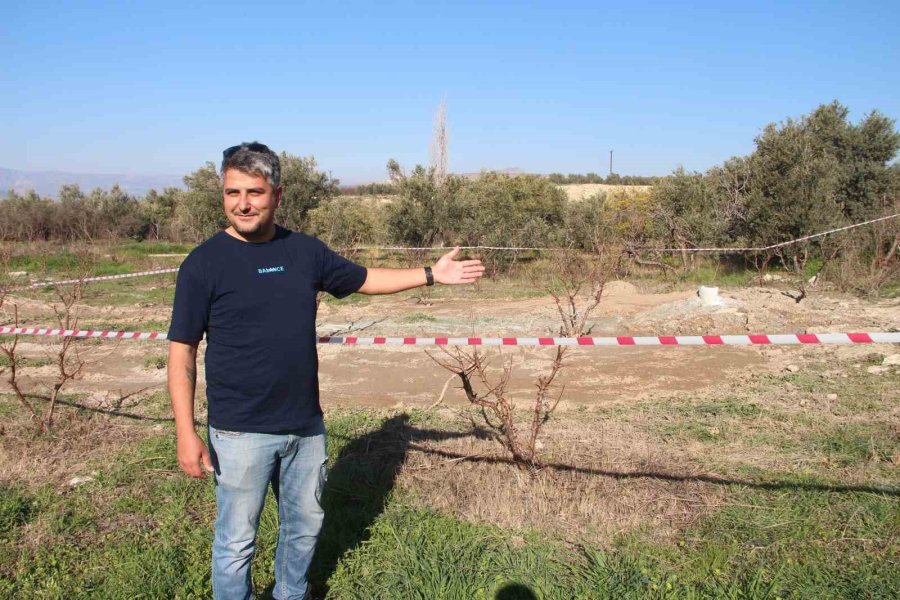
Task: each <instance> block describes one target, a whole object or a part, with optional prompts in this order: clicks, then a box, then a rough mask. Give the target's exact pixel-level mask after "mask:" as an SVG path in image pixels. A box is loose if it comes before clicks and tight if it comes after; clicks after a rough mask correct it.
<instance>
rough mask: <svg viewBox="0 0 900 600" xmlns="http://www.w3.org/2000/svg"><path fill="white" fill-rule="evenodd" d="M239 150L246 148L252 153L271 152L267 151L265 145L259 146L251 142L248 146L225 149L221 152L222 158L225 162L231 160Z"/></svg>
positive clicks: (242, 145)
mask: <svg viewBox="0 0 900 600" xmlns="http://www.w3.org/2000/svg"><path fill="white" fill-rule="evenodd" d="M241 148H246V149H247V150H250V151H252V152H271V150H269V147H268V146H266V145H265V144H260V143H259V142H251V143H249V144H238V145H237V146H232V147H231V148H226V149H225V150H224V151H223V152H222V158H224V159H226V160H227V159H229V158H231V156H232V155H233V154H234V153H235V152H237V151H238V150H240V149H241Z"/></svg>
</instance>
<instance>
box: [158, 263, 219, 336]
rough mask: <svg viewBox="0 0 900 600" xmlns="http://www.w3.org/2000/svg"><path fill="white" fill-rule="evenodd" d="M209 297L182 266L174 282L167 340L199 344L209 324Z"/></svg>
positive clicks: (188, 270)
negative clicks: (173, 295)
mask: <svg viewBox="0 0 900 600" xmlns="http://www.w3.org/2000/svg"><path fill="white" fill-rule="evenodd" d="M209 305H210V295H209V290H208V288H207V286H206V285H205V284H204V283H203V282H202V281H201V280H200V279H199V278H198V277H197V276H196V275H195V274H194V273H193V272H192V270H191V269H190V268H189V267H187V266H184V265H182V268H181V269H179V270H178V278H177V279H176V280H175V302H174V303H173V305H172V324H171V325H170V326H169V334H168V339H170V340H175V341H176V342H188V343H194V342H199V341H200V340H201V339H203V334H204V332H206V329H207V325H208V324H209Z"/></svg>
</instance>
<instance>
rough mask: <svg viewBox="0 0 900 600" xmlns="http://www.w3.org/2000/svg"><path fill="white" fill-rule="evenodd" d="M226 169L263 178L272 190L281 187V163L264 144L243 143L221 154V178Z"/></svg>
mask: <svg viewBox="0 0 900 600" xmlns="http://www.w3.org/2000/svg"><path fill="white" fill-rule="evenodd" d="M228 169H237V170H238V171H242V172H244V173H249V174H250V175H258V176H260V177H265V178H266V179H267V180H268V181H269V184H271V186H272V187H273V188H277V187H278V186H279V185H281V161H280V160H278V155H277V154H275V153H274V152H272V151H271V150H270V149H269V147H268V146H266V145H265V144H260V143H259V142H243V143H241V144H238V145H237V146H232V147H230V148H226V149H225V151H224V152H222V176H224V175H225V171H227V170H228Z"/></svg>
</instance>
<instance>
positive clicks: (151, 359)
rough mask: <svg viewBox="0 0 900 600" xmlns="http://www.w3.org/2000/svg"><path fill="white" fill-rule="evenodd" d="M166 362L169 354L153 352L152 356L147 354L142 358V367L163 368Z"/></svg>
mask: <svg viewBox="0 0 900 600" xmlns="http://www.w3.org/2000/svg"><path fill="white" fill-rule="evenodd" d="M168 362H169V356H168V355H167V354H154V355H153V356H148V357H147V358H145V359H144V368H145V369H165V368H166V364H167V363H168Z"/></svg>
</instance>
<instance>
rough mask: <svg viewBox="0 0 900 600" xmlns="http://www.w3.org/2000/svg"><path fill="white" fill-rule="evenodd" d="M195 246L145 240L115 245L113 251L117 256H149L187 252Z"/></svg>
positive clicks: (174, 258) (175, 258)
mask: <svg viewBox="0 0 900 600" xmlns="http://www.w3.org/2000/svg"><path fill="white" fill-rule="evenodd" d="M194 247H195V245H194V244H174V243H171V242H153V241H149V240H144V241H140V242H123V243H120V244H117V245H116V246H114V247H113V250H112V252H113V253H114V254H115V255H117V256H123V257H127V258H147V257H148V255H150V254H187V253H189V252H190V251H191V250H193V249H194ZM153 258H155V257H153ZM172 260H174V261H177V260H178V259H177V257H172Z"/></svg>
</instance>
